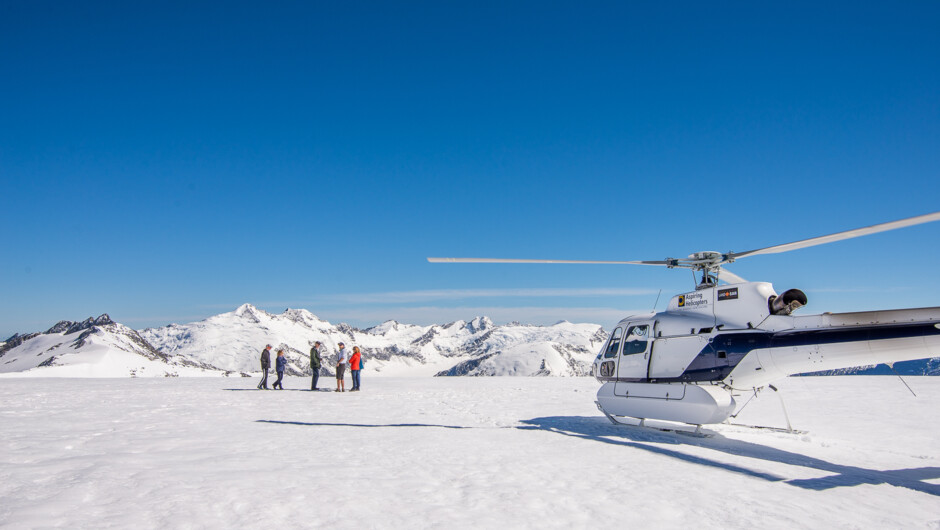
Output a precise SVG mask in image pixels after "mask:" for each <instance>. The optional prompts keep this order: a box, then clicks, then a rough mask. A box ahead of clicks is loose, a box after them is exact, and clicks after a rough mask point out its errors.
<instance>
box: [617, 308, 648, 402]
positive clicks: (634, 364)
mask: <svg viewBox="0 0 940 530" xmlns="http://www.w3.org/2000/svg"><path fill="white" fill-rule="evenodd" d="M652 342H653V323H652V322H641V323H634V324H631V325H630V326H629V327H628V328H627V331H626V333H625V334H624V338H623V348H622V350H621V353H620V359H619V362H618V363H617V386H618V387H619V386H621V384H622V383H631V382H633V383H635V382H641V381H646V380H647V379H648V378H649V366H650V345H651V343H652ZM618 390H623V389H617V388H615V389H614V393H615V394H618V393H622V392H618Z"/></svg>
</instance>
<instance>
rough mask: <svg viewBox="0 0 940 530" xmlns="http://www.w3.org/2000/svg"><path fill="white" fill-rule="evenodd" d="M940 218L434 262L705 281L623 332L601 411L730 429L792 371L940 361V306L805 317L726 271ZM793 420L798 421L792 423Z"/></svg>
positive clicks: (629, 320) (602, 355) (617, 335)
mask: <svg viewBox="0 0 940 530" xmlns="http://www.w3.org/2000/svg"><path fill="white" fill-rule="evenodd" d="M938 220H940V212H935V213H931V214H925V215H919V216H915V217H910V218H906V219H900V220H897V221H891V222H887V223H881V224H876V225H872V226H868V227H864V228H856V229H853V230H846V231H843V232H837V233H834V234H829V235H826V236H819V237H814V238H810V239H803V240H799V241H794V242H791V243H785V244H782V245H774V246H770V247H765V248H760V249H755V250H748V251H744V252H725V253H721V252H715V251H704V252H695V253H693V254H691V255H689V257H687V258H666V259H663V260H655V261H581V260H535V259H489V258H428V261H429V262H431V263H575V264H628V265H653V266H663V267H667V268H670V269H691V270H692V271H693V274H701V281H700V282H698V284H697V285H696V287H695V290H694V291H690V292H686V293H681V294H678V295H675V296H673V297H672V299H671V300H670V301H669V304H668V306H667V308H666V310H665V311H662V312H658V313H656V312H649V313H643V314H635V315H630V316H627V317H626V318H624V319H622V320H621V321H620V322H619V323H617V325H616V326H615V327H614V330H613V331H612V332H611V334H610V336H609V337H608V339H607V342H606V343H605V344H604V346H603V347H602V348H601V351H600V352H599V353H598V354H597V357H596V358H595V360H594V362H593V366H592V369H591V372H592V374H593V375H594V376H595V377H596V378H597V380H598V381H600V382H601V383H602V385H601V387H600V388H599V389H598V391H597V400H596V402H595V403H596V404H597V407H598V409H600V411H601V412H603V413H604V414H605V415H606V416H607V418H608V419H610V421H612V422H614V423H625V421H624V419H626V418H633V419H635V420H640V425H644V423H645V421H646V420H663V421H668V422H677V423H685V424H691V425H696V426H698V427H699V428H700V427H701V426H702V425H704V424H715V423H722V422H725V421H726V420H728V418H730V417H731V416H732V415H733V414H734V412H735V410H736V409H737V402H736V401H735V396H739V397H740V396H741V395H743V394H744V393H750V392H753V393H754V394H755V395H756V393H757V392H758V391H759V390H761V389H763V388H764V387H765V386H769V387H770V388H771V389H774V390H776V388H775V387H774V386H773V385H772V384H771V383H773V381H775V380H778V379H781V378H784V377H787V376H789V375H795V374H801V373H808V372H817V371H824V370H835V369H842V368H853V367H859V366H867V365H873V364H881V363H885V364H888V365H889V366H892V365H893V363H895V362H899V361H906V360H915V359H924V358H929V357H938V356H940V307H928V308H914V309H894V310H882V311H865V312H852V313H822V314H819V315H805V316H795V315H793V313H794V312H795V311H797V310H798V309H800V308H801V307H804V306H805V305H806V304H807V303H808V299H807V297H806V294H805V293H804V292H803V291H801V290H799V289H789V290H787V291H784V292H783V293H782V294H778V293H777V292H776V291H775V290H774V287H773V285H772V284H771V283H768V282H749V281H747V280H745V279H744V278H741V277H740V276H737V275H736V274H734V273H732V272H730V271H729V270H727V269H726V268H725V267H724V266H725V265H726V264H728V263H733V262H735V261H737V260H739V259H742V258H746V257H751V256H759V255H763V254H777V253H782V252H790V251H793V250H798V249H802V248H807V247H812V246H816V245H823V244H828V243H833V242H836V241H842V240H846V239H852V238H856V237H862V236H866V235H870V234H875V233H878V232H885V231H888V230H896V229H899V228H905V227H909V226H914V225H919V224H923V223H929V222H933V221H938ZM787 423H788V425H789V419H788V421H787Z"/></svg>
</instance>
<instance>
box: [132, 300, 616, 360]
mask: <svg viewBox="0 0 940 530" xmlns="http://www.w3.org/2000/svg"><path fill="white" fill-rule="evenodd" d="M141 336H142V337H143V338H144V339H146V340H147V341H148V342H150V343H151V344H153V346H154V347H156V348H157V349H159V350H160V351H162V352H163V353H165V354H167V355H170V356H182V357H185V358H187V359H190V360H192V361H194V362H199V363H205V364H207V365H212V366H215V367H217V368H220V369H222V370H229V371H237V372H255V371H258V370H259V366H258V365H259V361H258V359H259V356H260V352H261V349H262V348H264V346H265V344H271V345H273V346H274V348H273V349H274V351H275V352H276V351H277V350H279V349H283V350H284V351H285V355H286V357H287V358H288V373H289V374H293V375H301V374H309V373H310V362H309V351H310V347H311V346H312V345H313V343H314V342H315V341H320V342H322V343H323V344H324V345H325V346H326V349H327V353H328V356H332V355H335V354H336V352H337V351H338V349H339V346H338V345H339V343H340V342H343V343H345V345H346V347H347V348H350V349H351V348H352V347H353V346H359V347H360V349H361V350H362V352H363V356H364V358H365V368H364V370H365V371H366V372H367V373H369V372H372V373H379V374H383V375H429V376H430V375H558V376H577V375H585V374H586V373H588V371H589V367H590V363H591V361H592V360H593V358H594V355H595V354H596V352H597V350H598V349H599V348H600V346H601V344H602V343H603V342H604V341H605V340H607V333H606V332H605V331H604V330H603V329H602V328H601V327H600V326H599V325H597V324H571V323H568V322H561V323H558V324H556V325H554V326H528V325H522V324H517V323H513V324H509V325H505V326H496V325H494V324H493V322H492V321H491V320H490V319H489V318H486V317H477V318H474V319H473V320H471V321H469V322H467V321H463V320H458V321H456V322H451V323H449V324H444V325H432V326H417V325H413V324H403V323H400V322H395V321H393V320H390V321H387V322H384V323H382V324H379V325H378V326H374V327H371V328H369V329H365V330H361V329H357V328H354V327H351V326H348V325H346V324H338V325H333V324H331V323H329V322H327V321H325V320H321V319H319V318H318V317H317V316H316V315H314V314H312V313H310V312H309V311H307V310H304V309H288V310H286V311H284V312H283V313H281V314H279V315H275V314H271V313H268V312H266V311H262V310H260V309H258V308H256V307H254V306H252V305H250V304H244V305H242V306H241V307H239V308H238V309H236V310H235V311H233V312H230V313H223V314H221V315H216V316H214V317H211V318H207V319H206V320H203V321H201V322H194V323H192V324H186V325H177V324H173V325H169V326H166V327H162V328H149V329H145V330H143V331H142V332H141ZM331 360H332V358H331ZM467 363H470V364H473V363H476V365H474V366H473V367H470V365H468V364H467ZM324 364H325V365H327V366H326V367H325V368H324V374H328V373H329V374H332V373H333V372H332V368H331V367H330V366H328V365H329V364H330V363H329V362H327V363H324Z"/></svg>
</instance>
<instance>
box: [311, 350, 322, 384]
mask: <svg viewBox="0 0 940 530" xmlns="http://www.w3.org/2000/svg"><path fill="white" fill-rule="evenodd" d="M320 347H321V344H320V341H316V342H314V343H313V347H312V348H310V370H312V371H313V379H311V381H310V390H319V389H318V388H317V381H319V380H320Z"/></svg>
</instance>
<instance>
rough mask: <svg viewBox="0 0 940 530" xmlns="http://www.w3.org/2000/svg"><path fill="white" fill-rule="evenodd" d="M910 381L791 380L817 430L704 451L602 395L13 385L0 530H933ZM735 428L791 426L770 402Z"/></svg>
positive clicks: (923, 397)
mask: <svg viewBox="0 0 940 530" xmlns="http://www.w3.org/2000/svg"><path fill="white" fill-rule="evenodd" d="M907 381H908V383H909V384H910V385H911V387H912V388H913V389H914V391H915V392H917V394H918V397H917V398H914V397H913V396H911V395H910V393H909V392H908V391H907V389H906V388H904V387H903V385H902V384H901V383H900V382H899V381H898V380H897V379H896V378H890V377H862V376H851V377H827V378H819V377H817V378H789V379H786V380H784V381H781V382H780V383H781V384H780V385H778V387H779V388H780V389H781V393H782V395H783V397H784V399H785V403H786V407H787V411H788V412H789V415H790V418H791V421H792V422H793V423H794V427H796V428H798V429H803V430H807V431H808V433H806V434H788V433H779V432H773V431H764V430H761V431H757V430H751V429H744V428H740V427H734V426H728V425H717V426H712V427H709V430H710V431H711V432H713V433H715V436H713V437H710V438H695V437H692V436H688V435H684V434H676V433H670V432H660V431H653V430H649V429H637V428H631V427H622V426H614V425H611V424H610V423H609V422H608V421H607V419H606V418H604V417H603V416H602V415H601V414H600V413H599V412H598V411H597V409H596V408H595V406H594V403H593V400H594V394H595V392H596V389H597V387H598V383H597V382H596V381H594V380H593V379H590V378H535V377H533V378H524V377H515V378H489V377H488V378H389V377H384V378H368V377H364V378H363V391H362V392H357V393H350V392H346V393H334V392H316V393H314V392H309V391H305V389H308V388H309V379H306V378H293V377H289V378H287V380H286V381H285V387H286V388H287V390H285V391H266V392H265V391H258V390H255V388H254V387H255V385H257V382H258V380H257V379H245V378H229V379H217V378H208V379H203V378H199V379H196V378H193V379H186V378H170V379H33V378H29V379H4V380H2V381H0V459H2V466H0V526H3V527H4V528H36V527H43V528H56V527H95V528H110V527H121V528H126V527H131V526H141V527H174V528H221V527H246V528H260V527H268V528H270V527H271V526H272V525H273V526H281V525H286V526H288V527H326V526H331V527H339V528H349V527H365V528H441V527H457V528H492V527H518V528H535V527H539V528H568V527H587V526H601V525H617V526H621V527H622V526H626V527H643V528H679V527H683V528H688V527H692V528H753V527H756V526H760V527H764V528H788V529H789V528H823V527H824V528H937V526H938V525H940V462H938V460H940V451H938V444H937V434H938V433H940V427H938V425H940V421H938V420H940V413H938V409H937V407H936V403H937V402H938V400H940V380H938V379H937V378H927V377H919V378H917V377H912V378H907ZM347 382H348V381H347ZM320 383H321V385H320V386H321V387H322V388H332V387H333V386H334V385H335V381H334V380H332V379H330V378H321V379H320ZM744 399H746V397H745V398H744ZM744 399H740V400H739V401H741V402H743V400H744ZM735 421H739V422H741V423H749V424H764V425H776V426H783V425H785V423H784V420H783V413H782V411H781V408H780V403H779V400H778V399H777V396H776V395H774V394H773V393H772V392H769V391H765V392H762V393H761V394H760V395H759V396H758V398H756V399H755V400H754V401H752V402H751V403H750V404H749V405H748V406H747V408H745V410H744V411H743V412H742V414H741V415H740V416H739V417H738V418H736V419H735Z"/></svg>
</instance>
